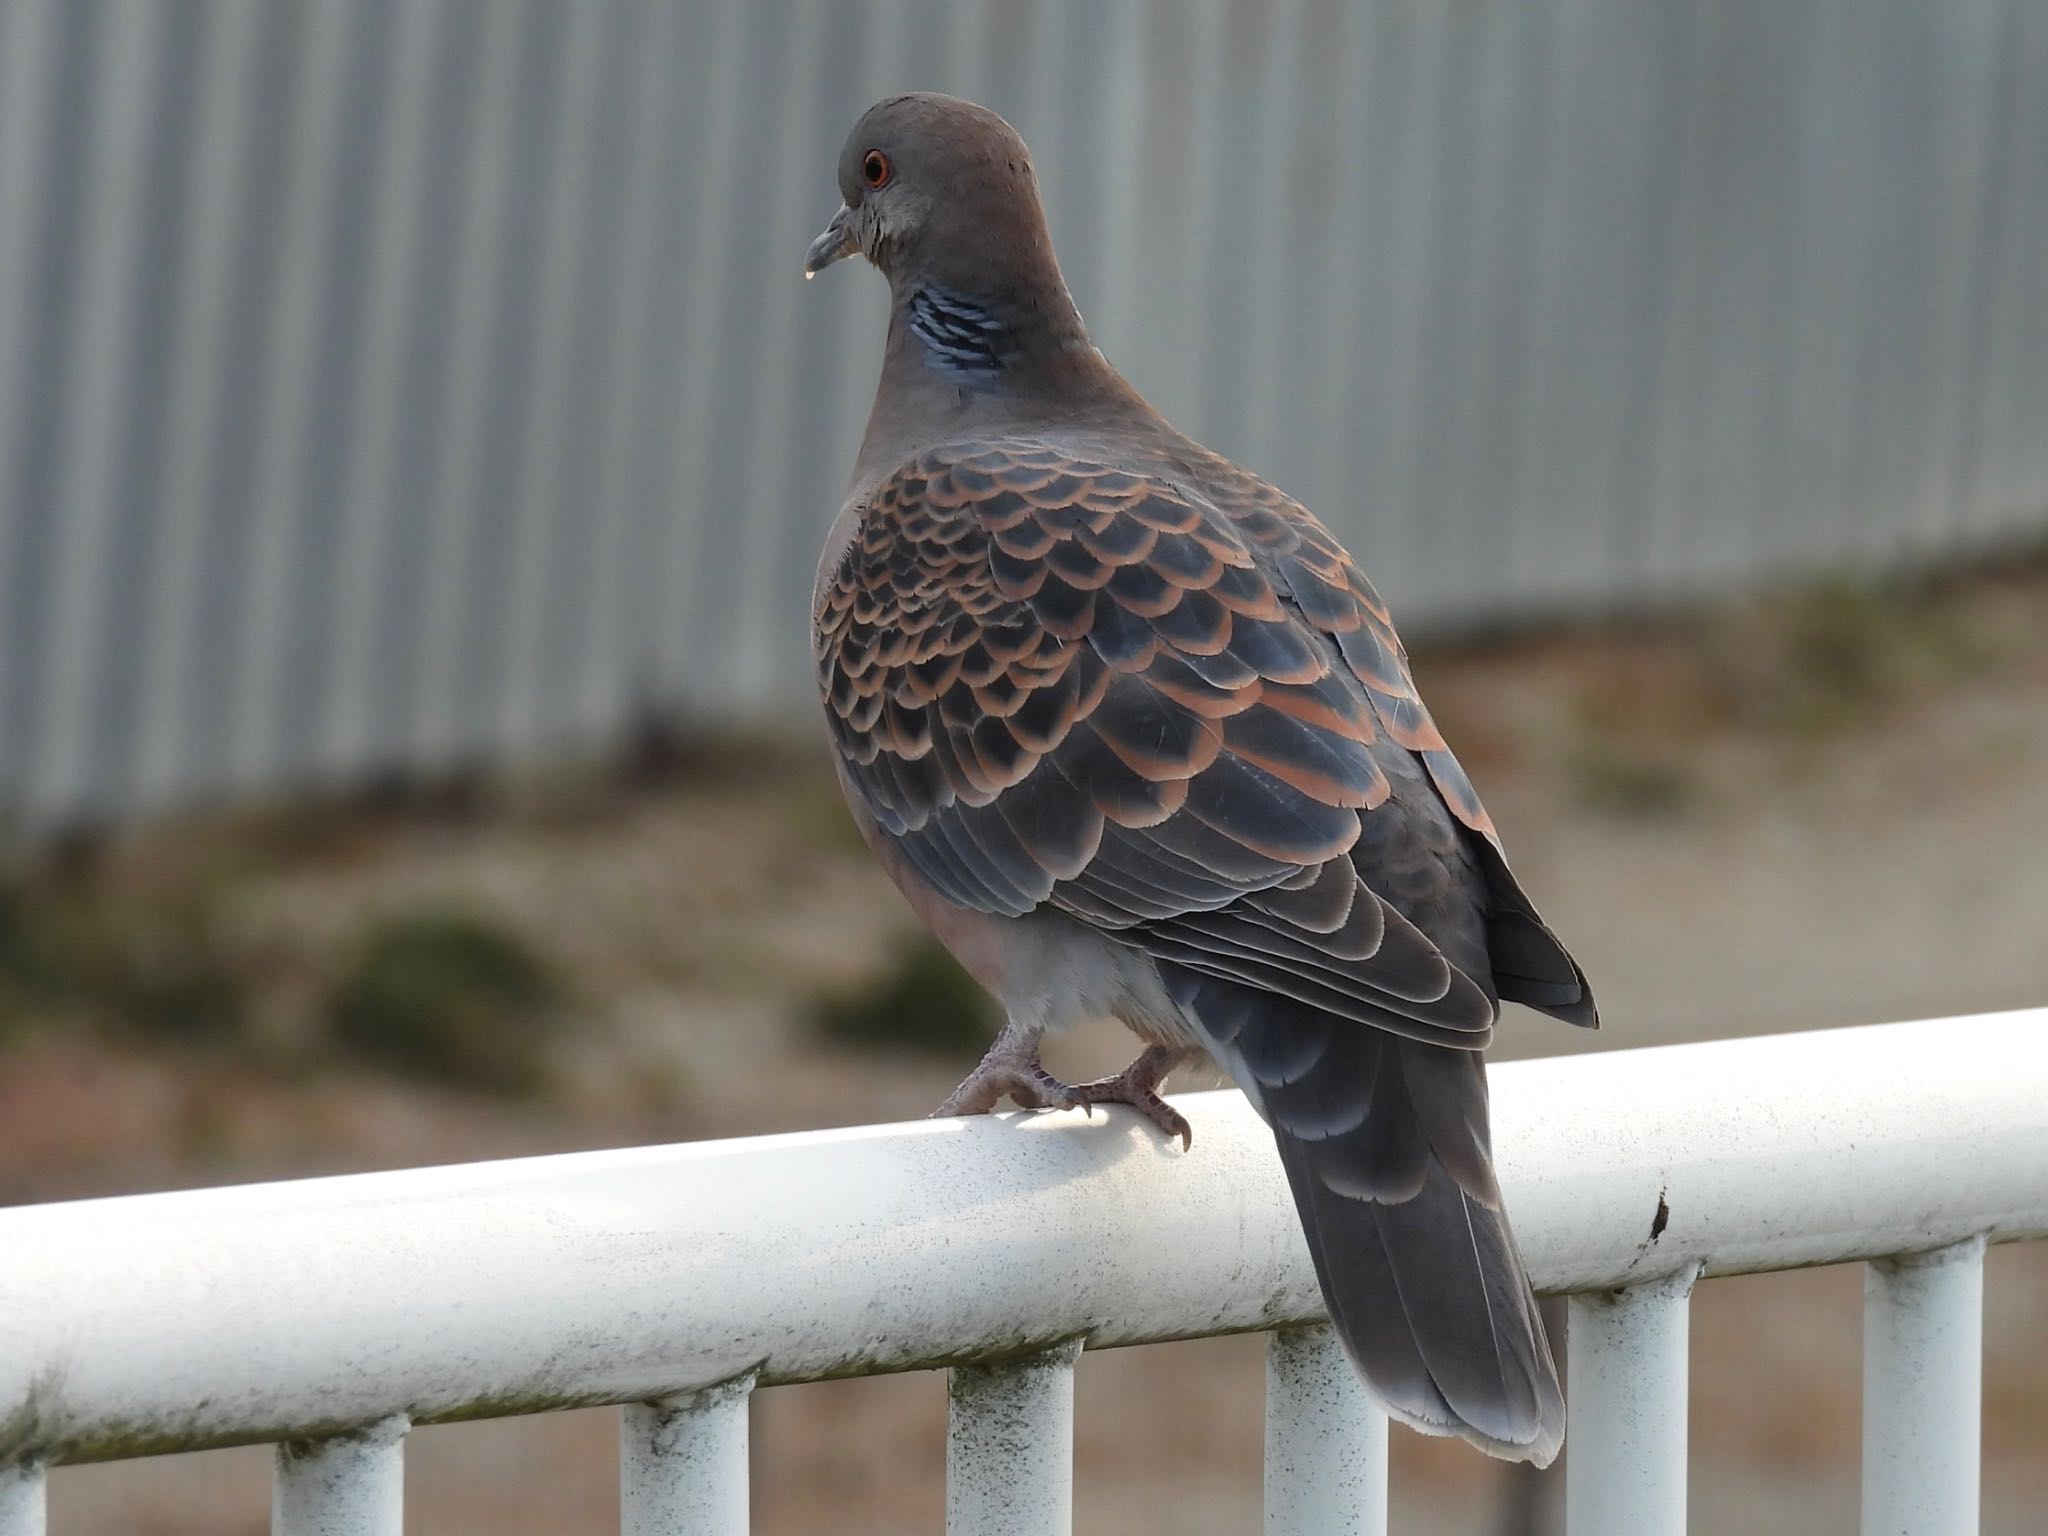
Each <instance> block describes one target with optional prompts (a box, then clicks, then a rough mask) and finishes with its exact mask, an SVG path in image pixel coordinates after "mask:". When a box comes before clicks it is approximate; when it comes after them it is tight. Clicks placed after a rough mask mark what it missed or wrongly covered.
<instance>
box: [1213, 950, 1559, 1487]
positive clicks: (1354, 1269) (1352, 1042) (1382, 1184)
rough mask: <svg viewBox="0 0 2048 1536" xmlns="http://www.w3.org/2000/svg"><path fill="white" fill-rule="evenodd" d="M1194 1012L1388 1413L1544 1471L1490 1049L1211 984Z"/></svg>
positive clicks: (1554, 1424) (1543, 1357) (1532, 1341)
mask: <svg viewBox="0 0 2048 1536" xmlns="http://www.w3.org/2000/svg"><path fill="white" fill-rule="evenodd" d="M1199 990H1200V991H1201V992H1202V993H1203V994H1205V996H1204V997H1203V999H1202V1002H1203V1003H1204V1004H1206V1006H1199V1007H1198V1008H1197V1009H1194V1010H1191V1012H1194V1013H1195V1014H1196V1017H1197V1018H1198V1019H1199V1020H1200V1022H1201V1024H1202V1026H1203V1028H1204V1032H1205V1033H1207V1034H1210V1035H1212V1036H1213V1037H1214V1038H1213V1040H1212V1045H1211V1048H1212V1051H1213V1053H1214V1054H1215V1055H1216V1057H1217V1059H1218V1060H1219V1061H1221V1062H1222V1063H1223V1064H1224V1065H1225V1066H1226V1067H1228V1068H1229V1070H1230V1072H1231V1074H1232V1076H1234V1077H1235V1078H1236V1079H1237V1080H1238V1083H1239V1084H1240V1086H1242V1087H1243V1088H1244V1090H1245V1092H1246V1094H1247V1096H1248V1097H1250V1099H1251V1100H1252V1102H1253V1104H1254V1105H1255V1106H1257V1107H1258V1109H1259V1112H1260V1113H1261V1114H1262V1115H1263V1116H1264V1117H1265V1119H1266V1121H1267V1123H1268V1124H1269V1125H1271V1126H1272V1128H1273V1137H1274V1139H1275V1141H1277V1142H1278V1143H1279V1147H1280V1161H1281V1162H1282V1164H1283V1165H1284V1166H1285V1167H1286V1169H1287V1180H1288V1183H1289V1184H1290V1185H1291V1186H1292V1188H1293V1190H1294V1202H1295V1205H1296V1206H1297V1207H1298V1208H1299V1210H1300V1213H1301V1224H1302V1228H1303V1231H1304V1232H1305V1234H1306V1235H1307V1238H1308V1247H1309V1253H1310V1254H1311V1255H1312V1256H1313V1257H1314V1260H1315V1266H1316V1278H1317V1279H1318V1280H1319V1281H1320V1282H1321V1284H1322V1290H1323V1299H1324V1301H1325V1302H1326V1303H1327V1304H1328V1306H1329V1310H1330V1320H1331V1322H1332V1323H1333V1324H1334V1325H1335V1326H1336V1329H1337V1333H1338V1336H1339V1337H1340V1338H1341V1339H1342V1340H1343V1341H1344V1347H1345V1350H1346V1352H1347V1353H1349V1355H1350V1356H1351V1359H1352V1362H1353V1363H1354V1364H1355V1365H1356V1366H1357V1367H1358V1370H1359V1373H1360V1375H1362V1376H1363V1377H1364V1378H1365V1382H1366V1385H1367V1386H1368V1387H1369V1388H1370V1389H1371V1390H1372V1393H1373V1395H1374V1396H1375V1397H1376V1398H1377V1399H1378V1400H1379V1401H1380V1403H1381V1405H1382V1406H1383V1407H1384V1408H1385V1409H1386V1411H1387V1412H1388V1413H1389V1414H1390V1415H1391V1416H1392V1417H1394V1418H1397V1419H1400V1420H1402V1421H1403V1422H1404V1423H1407V1424H1411V1425H1413V1426H1414V1427H1415V1428H1417V1429H1420V1430H1423V1431H1424V1432H1426V1433H1429V1434H1438V1435H1444V1434H1454V1435H1460V1436H1463V1437H1464V1438H1465V1439H1466V1440H1469V1441H1470V1442H1471V1443H1472V1444H1473V1445H1476V1446H1478V1447H1479V1448H1480V1449H1481V1450H1483V1451H1486V1452H1488V1453H1489V1454H1491V1455H1494V1456H1499V1457H1503V1458H1505V1459H1508V1460H1512V1461H1529V1462H1534V1463H1535V1464H1536V1465H1537V1466H1539V1467H1540V1466H1547V1465H1549V1464H1550V1462H1551V1460H1552V1459H1553V1458H1554V1457H1555V1456H1556V1455H1557V1451H1558V1447H1559V1445H1560V1444H1562V1442H1563V1440H1564V1394H1563V1392H1562V1391H1561V1389H1560V1388H1559V1385H1558V1379H1557V1367H1556V1365H1555V1364H1554V1363H1553V1362H1552V1359H1551V1354H1550V1344H1549V1341H1548V1340H1547V1339H1546V1338H1545V1337H1544V1331H1543V1321H1542V1318H1541V1317H1540V1316H1539V1314H1538V1312H1537V1309H1536V1298H1535V1296H1534V1295H1533V1294H1532V1293H1531V1291H1530V1289H1529V1281H1528V1277H1527V1275H1526V1274H1525V1273H1524V1271H1523V1269H1522V1258H1521V1254H1520V1253H1519V1252H1518V1251H1517V1249H1516V1247H1515V1239H1514V1234H1513V1233H1512V1232H1511V1231H1510V1230H1509V1229H1508V1221H1507V1213H1506V1212H1505V1210H1503V1209H1502V1206H1501V1199H1500V1190H1499V1187H1498V1186H1497V1185H1496V1184H1495V1182H1494V1177H1493V1165H1492V1155H1491V1147H1490V1142H1489V1136H1488V1131H1487V1100H1486V1077H1485V1068H1484V1066H1483V1064H1482V1063H1481V1061H1480V1059H1479V1056H1478V1053H1477V1052H1473V1051H1461V1050H1454V1049H1450V1048H1448V1047H1444V1046H1436V1045H1426V1044H1422V1043H1419V1042H1417V1041H1413V1040H1406V1039H1401V1038H1398V1037H1396V1036H1394V1035H1391V1034H1388V1033H1385V1032H1383V1031H1381V1030H1377V1029H1373V1028H1370V1027H1368V1026H1364V1025H1361V1024H1358V1023H1356V1022H1354V1021H1352V1020H1348V1019H1340V1018H1336V1017H1334V1016H1332V1015H1329V1014H1326V1013H1321V1012H1319V1011H1317V1010H1315V1009H1313V1008H1309V1007H1306V1006H1304V1005H1302V1004H1299V1003H1295V1002H1293V1001H1291V1000H1289V999H1285V998H1277V997H1274V996H1273V995H1271V994H1269V993H1258V992H1253V991H1251V989H1248V988H1240V987H1238V986H1235V985H1234V984H1232V983H1229V982H1220V981H1209V980H1206V979H1205V980H1204V981H1203V982H1201V983H1200V984H1199Z"/></svg>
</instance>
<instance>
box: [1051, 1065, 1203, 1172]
mask: <svg viewBox="0 0 2048 1536" xmlns="http://www.w3.org/2000/svg"><path fill="white" fill-rule="evenodd" d="M1189 1054H1190V1053H1189V1052H1187V1051H1184V1050H1177V1049H1175V1048H1174V1047H1172V1046H1168V1045H1153V1046H1147V1047H1146V1048H1145V1050H1144V1052H1143V1053H1142V1054H1141V1055H1140V1056H1139V1057H1138V1059H1137V1060H1136V1061H1134V1062H1132V1063H1131V1064H1130V1065H1129V1066H1128V1067H1125V1068H1124V1069H1123V1071H1121V1072H1119V1073H1117V1074H1116V1076H1114V1077H1099V1078H1097V1079H1096V1080H1095V1081H1094V1082H1092V1083H1076V1084H1074V1085H1073V1087H1072V1088H1070V1089H1068V1090H1067V1091H1068V1092H1069V1093H1072V1094H1073V1095H1075V1096H1076V1097H1077V1098H1079V1099H1080V1100H1081V1101H1082V1102H1083V1103H1084V1104H1128V1105H1129V1106H1130V1107H1131V1108H1132V1109H1135V1110H1136V1111H1137V1112H1138V1113H1139V1114H1141V1115H1143V1116H1144V1117H1145V1118H1146V1119H1147V1120H1150V1121H1151V1122H1152V1123H1153V1124H1154V1125H1156V1126H1158V1127H1159V1129H1160V1130H1162V1131H1164V1132H1166V1134H1167V1135H1169V1136H1178V1137H1179V1138H1180V1145H1181V1150H1182V1151H1183V1152H1185V1151H1187V1150H1188V1149H1190V1148H1192V1147H1193V1146H1194V1144H1195V1128H1194V1127H1193V1126H1191V1125H1189V1124H1188V1122H1187V1117H1186V1116H1184V1115H1182V1114H1181V1112H1180V1111H1179V1110H1177V1109H1175V1108H1174V1107H1173V1106H1172V1105H1171V1104H1169V1103H1167V1102H1166V1100H1164V1099H1162V1098H1161V1097H1160V1096H1159V1085H1160V1084H1162V1083H1164V1082H1165V1081H1166V1075H1167V1074H1168V1073H1169V1072H1171V1071H1172V1070H1173V1069H1174V1068H1175V1067H1177V1066H1179V1065H1180V1064H1181V1063H1182V1062H1183V1061H1185V1060H1186V1059H1187V1058H1188V1055H1189Z"/></svg>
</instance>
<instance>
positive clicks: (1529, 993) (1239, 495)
mask: <svg viewBox="0 0 2048 1536" xmlns="http://www.w3.org/2000/svg"><path fill="white" fill-rule="evenodd" d="M1199 467H1200V470H1201V477H1202V484H1203V488H1204V490H1205V492H1206V493H1207V494H1208V496H1209V498H1210V499H1211V501H1213V502H1214V503H1215V504H1216V505H1217V506H1219V507H1220V508H1221V509H1222V510H1223V512H1224V514H1225V515H1226V516H1227V517H1228V518H1229V519H1230V522H1231V524H1232V526H1233V527H1235V528H1236V529H1237V530H1238V531H1239V533H1240V534H1241V535H1242V536H1243V538H1244V540H1245V544H1246V547H1247V548H1248V549H1249V550H1251V552H1252V553H1253V555H1254V556H1255V557H1256V559H1257V560H1258V562H1259V564H1260V566H1261V568H1262V569H1264V570H1266V571H1267V572H1268V573H1269V574H1270V575H1271V577H1272V580H1273V582H1274V584H1275V586H1276V587H1278V588H1279V589H1280V590H1282V591H1283V592H1284V593H1285V595H1286V598H1287V601H1288V603H1289V605H1290V606H1291V607H1292V608H1293V609H1294V610H1295V611H1296V612H1298V613H1299V614H1301V616H1302V617H1303V618H1304V619H1305V620H1306V621H1307V622H1308V623H1309V624H1310V625H1311V626H1313V627H1314V629H1315V630H1316V631H1317V632H1318V633H1320V634H1323V635H1326V636H1327V637H1329V639H1330V640H1331V641H1333V642H1334V643H1335V645H1336V647H1337V649H1338V652H1339V653H1340V654H1341V655H1342V657H1343V659H1344V664H1345V668H1346V669H1347V670H1348V671H1349V672H1350V673H1351V675H1352V676H1353V677H1354V678H1356V679H1357V680H1358V682H1359V683H1360V684H1361V685H1362V686H1363V687H1364V689H1365V697H1366V701H1367V703H1368V705H1369V706H1370V708H1371V710H1372V715H1373V719H1374V721H1375V722H1376V723H1377V725H1378V726H1379V729H1380V731H1381V733H1382V739H1383V741H1384V742H1386V743H1389V744H1391V745H1393V746H1395V747H1401V748H1406V749H1407V751H1408V752H1409V753H1411V754H1413V757H1414V759H1415V761H1416V762H1418V763H1419V764H1420V765H1421V768H1422V770H1423V772H1424V773H1426V774H1427V776H1428V780H1429V783H1430V785H1431V786H1432V787H1433V788H1434V789H1435V791H1436V795H1437V798H1438V799H1439V800H1440V801H1441V802H1442V804H1443V805H1444V807H1445V808H1446V809H1447V810H1449V812H1450V813H1451V815H1452V816H1454V817H1456V818H1457V821H1458V823H1459V824H1460V825H1461V826H1462V827H1464V828H1465V830H1466V831H1467V832H1469V833H1470V834H1472V836H1471V838H1470V840H1469V846H1470V850H1471V853H1472V855H1473V858H1474V860H1475V862H1476V863H1477V865H1478V866H1479V869H1480V872H1481V875H1482V878H1483V882H1484V887H1485V890H1484V895H1483V898H1482V906H1483V909H1484V921H1485V935H1486V949H1487V960H1488V964H1489V966H1490V967H1491V970H1492V973H1493V982H1494V985H1495V988H1496V990H1497V991H1498V992H1499V994H1500V996H1502V997H1506V998H1511V999H1513V1000H1514V1001H1516V1002H1519V1003H1526V1004H1528V1005H1529V1006H1530V1007H1532V1008H1538V1009H1541V1010H1542V1011H1543V1012H1545V1013H1548V1014H1551V1015H1552V1016H1554V1017H1556V1018H1560V1019H1563V1020H1565V1021H1566V1022H1568V1023H1572V1024H1578V1025H1581V1026H1583V1027H1587V1028H1594V1027H1597V1026H1598V1024H1599V1013H1598V1010H1597V1009H1596V1008H1595V1006H1594V1003H1593V991H1592V988H1591V986H1589V985H1588V984H1587V981H1586V976H1585V972H1584V971H1582V970H1581V969H1580V968H1579V965H1578V962H1577V961H1575V960H1573V959H1572V957H1571V955H1570V953H1569V952H1567V951H1566V949H1565V947H1564V946H1563V945H1562V944H1561V943H1559V942H1558V939H1557V936H1556V935H1555V934H1554V933H1552V932H1551V931H1550V928H1549V927H1548V925H1546V924H1545V923H1544V921H1543V919H1542V917H1541V916H1539V915H1538V913H1537V911H1536V907H1535V904H1534V903H1533V902H1531V901H1530V899H1529V897H1528V895H1527V893H1525V892H1524V891H1523V889H1522V886H1521V883H1520V882H1519V881H1518V880H1516V878H1515V876H1514V873H1513V872H1512V871H1511V870H1510V869H1509V868H1508V863H1507V857H1506V854H1505V853H1504V852H1503V850H1502V848H1501V843H1500V836H1499V834H1498V833H1497V832H1496V831H1495V830H1494V825H1493V819H1492V818H1491V817H1490V816H1488V815H1487V814H1486V807H1485V806H1484V805H1482V804H1480V801H1479V793H1478V791H1477V790H1475V789H1474V788H1473V787H1472V781H1471V779H1470V778H1468V777H1467V776H1466V774H1465V770H1464V768H1463V767H1462V766H1461V765H1460V764H1459V762H1458V759H1457V757H1456V756H1455V755H1454V754H1453V753H1452V751H1451V749H1450V747H1449V746H1447V745H1446V744H1445V742H1444V738H1443V733H1442V732H1441V731H1439V730H1438V729H1437V727H1436V722H1435V721H1434V720H1432V719H1431V718H1430V714H1429V710H1428V707H1427V706H1425V705H1424V704H1423V702H1422V696H1421V694H1420V693H1419V692H1418V691H1417V689H1416V687H1415V678H1414V675H1413V674H1412V673H1411V672H1410V671H1409V667H1408V652H1407V649H1406V647H1404V646H1403V645H1402V644H1401V639H1400V636H1399V635H1397V634H1396V633H1395V632H1394V621H1393V619H1392V617H1391V616H1390V615H1389V613H1388V611H1387V605H1386V604H1385V603H1384V602H1383V601H1382V600H1381V598H1380V595H1379V593H1378V592H1376V591H1375V590H1374V589H1373V585H1372V583H1371V582H1370V581H1369V580H1367V579H1366V575H1365V572H1363V571H1362V570H1360V569H1359V568H1358V564H1357V562H1356V561H1354V560H1353V559H1352V558H1351V556H1350V555H1349V554H1348V553H1346V552H1345V549H1344V547H1343V546H1342V545H1341V544H1339V543H1338V542H1337V540H1336V539H1335V538H1334V537H1332V536H1331V534H1330V531H1329V530H1328V529H1327V528H1325V527H1324V526H1323V525H1322V524H1321V523H1320V522H1319V521H1317V519H1316V518H1315V517H1314V516H1312V515H1311V514H1310V513H1309V511H1308V509H1307V508H1305V507H1303V506H1302V505H1301V504H1300V503H1299V502H1296V501H1294V500H1292V499H1291V498H1290V497H1288V496H1286V495H1285V494H1283V493H1282V492H1281V491H1279V490H1278V489H1276V488H1275V487H1274V486H1272V485H1270V484H1268V483H1267V482H1266V481H1263V480H1261V479H1259V478H1258V477H1257V476H1256V475H1253V474H1251V473H1249V472H1248V471H1246V470H1244V469H1242V468H1240V467H1239V466H1237V465H1235V464H1232V463H1230V462H1229V461H1228V460H1226V459H1222V458H1219V457H1217V456H1215V455H1213V454H1208V455H1204V457H1203V460H1202V462H1201V464H1200V466H1199ZM1368 833H1370V824H1368Z"/></svg>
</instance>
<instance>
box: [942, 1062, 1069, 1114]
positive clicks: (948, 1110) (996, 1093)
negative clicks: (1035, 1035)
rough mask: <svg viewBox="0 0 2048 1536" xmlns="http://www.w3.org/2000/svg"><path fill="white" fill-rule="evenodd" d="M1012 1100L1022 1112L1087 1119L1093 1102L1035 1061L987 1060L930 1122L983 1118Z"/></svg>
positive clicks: (973, 1072)
mask: <svg viewBox="0 0 2048 1536" xmlns="http://www.w3.org/2000/svg"><path fill="white" fill-rule="evenodd" d="M1006 1098H1008V1099H1013V1100H1015V1101H1016V1102H1017V1103H1019V1104H1021V1105H1023V1106H1024V1108H1026V1109H1079V1110H1085V1111H1086V1112H1087V1113H1088V1114H1089V1115H1090V1116H1091V1117H1092V1116H1093V1115H1094V1113H1095V1105H1094V1102H1093V1101H1092V1100H1090V1099H1088V1098H1085V1097H1083V1096H1082V1095H1081V1094H1080V1093H1079V1092H1078V1091H1076V1090H1075V1089H1073V1088H1070V1087H1068V1086H1067V1084H1065V1083H1063V1082H1061V1081H1060V1080H1059V1079H1058V1078H1056V1077H1054V1076H1053V1075H1052V1074H1051V1073H1050V1072H1048V1071H1046V1070H1045V1068H1044V1067H1042V1066H1040V1065H1039V1064H1038V1063H1037V1062H1036V1061H1010V1060H1005V1059H1001V1058H994V1059H987V1060H984V1061H983V1062H982V1064H981V1065H980V1066H978V1067H976V1068H975V1069H974V1070H973V1071H972V1072H970V1073H968V1074H967V1079H966V1081H964V1082H963V1083H961V1084H960V1086H959V1087H958V1088H955V1089H954V1090H953V1092H952V1093H951V1094H950V1095H949V1096H948V1097H947V1099H946V1102H945V1103H943V1104H941V1105H940V1106H939V1107H938V1108H937V1109H935V1110H933V1111H932V1114H931V1118H932V1119H934V1120H943V1119H945V1118H947V1117H949V1116H952V1115H985V1114H987V1113H988V1112H989V1111H990V1110H992V1109H994V1108H995V1107H996V1105H998V1104H1000V1103H1001V1102H1002V1101H1003V1100H1004V1099H1006Z"/></svg>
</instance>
